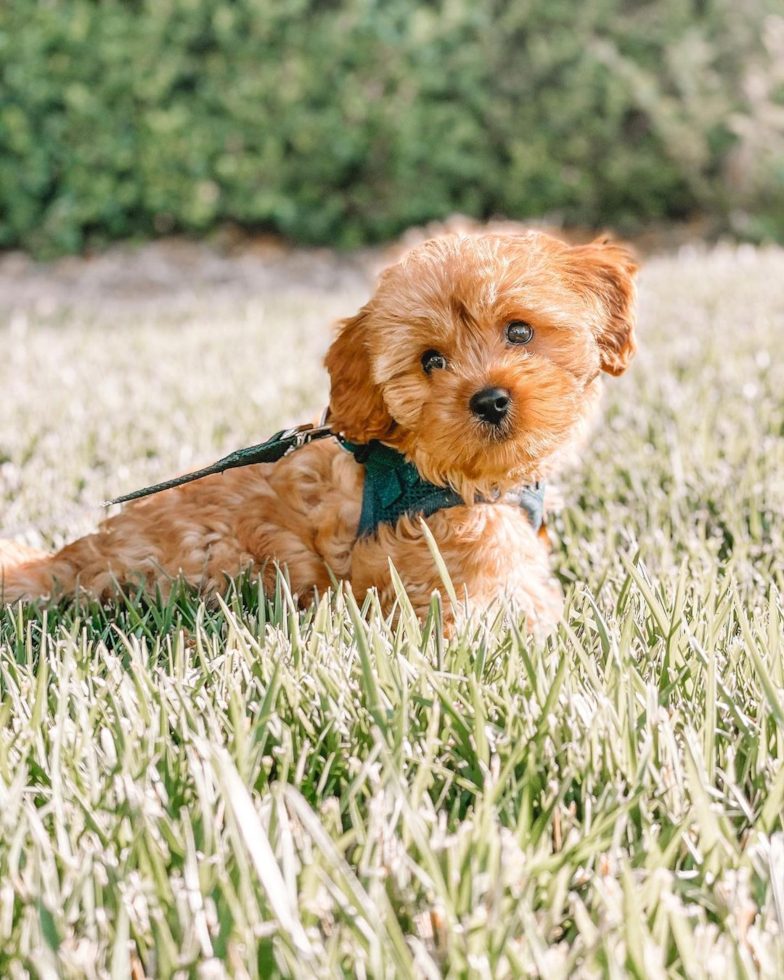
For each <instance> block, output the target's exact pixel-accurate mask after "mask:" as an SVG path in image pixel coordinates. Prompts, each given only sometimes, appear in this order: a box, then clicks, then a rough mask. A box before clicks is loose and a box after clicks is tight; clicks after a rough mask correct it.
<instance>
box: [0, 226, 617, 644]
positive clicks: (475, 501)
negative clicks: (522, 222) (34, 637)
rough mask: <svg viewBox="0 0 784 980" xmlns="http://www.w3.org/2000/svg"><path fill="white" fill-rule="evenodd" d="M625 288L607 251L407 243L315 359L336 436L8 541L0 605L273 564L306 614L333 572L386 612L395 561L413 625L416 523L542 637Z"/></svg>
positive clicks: (489, 237) (492, 241)
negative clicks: (22, 542) (568, 475)
mask: <svg viewBox="0 0 784 980" xmlns="http://www.w3.org/2000/svg"><path fill="white" fill-rule="evenodd" d="M635 273H636V265H635V263H634V261H633V259H632V257H631V256H630V254H629V253H628V252H627V251H626V250H625V249H624V248H623V247H621V246H619V245H617V244H613V243H610V242H607V241H603V240H600V241H596V242H594V243H593V244H591V245H584V246H578V247H570V246H567V245H565V244H563V243H562V242H560V241H557V240H556V239H554V238H551V237H549V236H547V235H544V234H540V233H529V234H523V235H508V234H478V235H452V236H447V237H443V238H437V239H434V240H432V241H429V242H426V243H424V244H423V245H420V246H418V247H416V248H414V249H413V250H412V251H411V252H409V253H408V254H407V255H406V256H405V257H404V258H403V259H402V261H401V262H399V263H398V264H397V265H394V266H393V267H392V268H390V269H388V270H387V271H386V272H384V273H383V275H382V276H381V279H380V282H379V284H378V287H377V289H376V291H375V293H374V295H373V297H372V298H371V299H370V301H369V302H368V303H367V304H366V305H365V306H364V307H363V308H362V309H361V310H360V311H359V313H357V315H356V316H354V317H351V318H350V319H348V320H345V321H343V323H342V324H341V326H340V331H339V333H338V335H337V339H336V340H335V341H334V343H333V344H332V346H331V347H330V349H329V352H328V354H327V358H326V366H327V369H328V371H329V375H330V380H331V393H330V401H329V412H328V416H327V419H328V425H329V427H330V429H331V430H332V431H333V432H334V433H335V434H336V435H338V434H339V438H335V439H333V438H326V439H322V440H320V441H318V442H311V443H310V444H308V445H305V446H304V447H302V448H301V449H298V450H297V451H295V452H293V453H291V454H290V455H287V456H285V458H283V459H281V460H280V461H279V462H277V463H274V464H256V465H251V466H247V467H245V468H241V469H234V470H230V471H228V472H225V473H223V474H220V475H214V476H210V477H207V478H205V479H202V480H200V481H198V482H194V483H190V484H188V485H186V486H182V487H178V488H176V489H171V490H166V491H164V492H162V493H160V494H158V495H156V496H151V497H148V498H147V499H144V500H140V501H137V502H135V503H133V504H130V505H129V506H126V507H125V508H124V509H123V511H122V512H121V513H120V514H118V515H117V516H116V517H112V518H110V519H108V520H107V521H105V522H104V523H103V524H102V525H101V527H100V530H99V531H98V532H97V533H95V534H91V535H88V536H87V537H84V538H82V539H80V540H78V541H76V542H74V543H73V544H71V545H68V546H67V547H66V548H63V550H62V551H60V552H59V553H57V554H55V555H46V554H40V553H36V552H26V551H24V550H22V549H20V548H19V547H18V546H11V545H6V547H5V549H2V548H0V565H2V568H1V569H0V597H2V599H3V600H4V601H5V602H14V601H16V600H18V599H23V598H33V597H37V596H50V595H58V594H62V593H68V592H73V591H74V590H76V589H77V588H82V589H85V590H87V591H88V592H90V593H92V594H95V595H98V596H101V597H110V596H111V595H112V593H113V591H114V590H115V589H116V588H117V587H118V586H120V587H122V586H125V585H132V584H136V583H138V582H140V581H141V582H142V583H143V584H144V585H145V586H146V587H148V588H151V589H154V588H155V587H156V586H159V587H160V588H161V589H162V590H163V591H164V592H165V591H166V590H167V587H168V585H169V584H170V583H171V581H172V580H173V579H174V578H175V577H176V576H178V575H180V574H181V575H184V576H185V578H186V579H187V580H188V581H189V582H191V583H193V584H195V585H198V586H200V587H201V588H202V589H203V590H204V591H205V592H210V591H215V590H220V589H223V588H225V587H226V583H227V581H228V579H229V578H231V577H232V576H236V575H237V574H238V573H239V572H240V571H242V570H243V569H246V568H247V567H249V566H250V567H252V568H253V569H255V570H258V571H263V574H264V575H265V577H266V578H267V580H268V581H271V580H274V575H275V570H274V566H275V564H278V565H279V566H281V567H284V568H285V569H286V570H287V572H288V575H289V579H290V582H291V587H292V590H293V591H294V592H296V593H297V594H298V595H299V597H300V600H301V601H309V600H310V598H311V597H312V595H313V592H314V590H319V591H323V590H325V589H327V588H329V586H330V582H331V577H330V573H331V574H332V575H334V576H335V577H336V578H337V579H344V580H347V581H349V582H350V583H351V585H352V588H353V590H354V592H355V593H356V594H357V595H362V594H363V593H365V592H366V590H368V589H370V588H376V589H377V590H378V593H379V596H380V598H381V602H382V605H383V607H384V608H385V609H389V608H390V607H391V606H392V605H393V603H394V599H395V593H394V589H393V585H392V581H391V576H390V569H389V561H390V559H391V561H392V563H393V564H394V566H395V568H396V569H397V571H398V573H399V575H400V577H401V578H402V580H403V582H404V584H405V586H406V588H407V590H408V594H409V596H410V597H411V601H412V602H413V604H414V608H415V609H416V611H417V613H418V614H419V615H424V614H426V612H427V609H428V606H429V603H430V597H431V594H432V592H433V590H435V589H438V588H440V587H441V586H442V582H441V579H440V576H439V572H438V569H437V567H436V564H435V561H434V558H433V555H432V553H431V550H430V546H429V544H428V540H427V536H426V534H425V532H424V530H423V527H422V520H423V519H424V521H425V523H426V524H427V526H428V527H429V529H430V531H431V532H432V536H433V538H434V539H435V541H436V543H437V545H438V548H439V550H440V553H441V555H442V557H443V559H444V562H445V563H446V566H447V569H448V570H449V573H450V576H451V578H452V581H453V583H454V585H455V588H456V590H457V591H458V595H460V596H462V595H467V596H468V599H469V601H470V603H471V605H472V607H473V608H482V607H486V606H488V605H489V604H491V603H492V602H494V601H495V600H497V599H498V598H499V597H501V596H504V595H506V596H509V597H510V598H512V599H513V600H515V601H516V603H517V605H518V607H519V608H520V609H522V610H523V611H524V612H525V614H526V616H527V621H528V627H529V629H534V628H537V629H542V630H543V631H546V630H549V629H551V628H552V627H553V626H554V625H555V623H556V622H557V621H558V618H559V616H560V614H561V610H562V599H561V593H560V589H559V587H558V585H557V583H556V582H555V581H554V580H553V578H552V576H551V573H550V570H549V562H548V548H547V544H546V540H545V537H544V536H543V535H542V534H540V533H537V532H538V530H539V525H540V523H541V495H542V485H543V483H544V481H546V480H548V479H550V478H551V477H552V475H553V474H554V473H555V472H556V471H557V469H558V467H559V465H560V464H561V463H562V461H563V460H564V459H565V458H566V457H567V455H568V454H569V453H570V452H571V451H573V450H574V448H575V446H577V445H579V443H580V441H581V439H582V437H584V435H585V431H586V427H587V426H588V424H589V422H590V420H591V417H592V416H593V414H594V411H595V408H596V405H597V400H598V398H599V392H600V373H601V372H602V371H605V372H607V373H609V374H613V375H618V374H621V373H622V372H623V371H624V370H625V369H626V367H627V366H628V364H629V361H630V360H631V358H632V356H633V355H634V351H635V341H634V304H635V289H634V276H635Z"/></svg>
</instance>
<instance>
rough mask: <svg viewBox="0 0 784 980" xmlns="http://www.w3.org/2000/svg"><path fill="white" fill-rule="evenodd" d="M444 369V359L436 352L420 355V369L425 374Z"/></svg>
mask: <svg viewBox="0 0 784 980" xmlns="http://www.w3.org/2000/svg"><path fill="white" fill-rule="evenodd" d="M445 367H446V358H445V357H444V355H443V354H439V353H438V351H437V350H426V351H425V353H424V354H423V355H422V369H423V370H424V372H425V374H432V373H433V371H440V370H442V368H445Z"/></svg>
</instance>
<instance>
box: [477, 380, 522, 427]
mask: <svg viewBox="0 0 784 980" xmlns="http://www.w3.org/2000/svg"><path fill="white" fill-rule="evenodd" d="M511 401H512V396H511V395H510V394H509V392H508V391H507V390H506V388H483V389H482V390H481V391H477V393H476V394H475V395H474V396H473V398H472V399H471V401H470V402H469V405H470V407H471V411H472V412H473V413H474V415H476V416H477V418H480V419H481V420H482V421H483V422H491V423H492V424H493V425H500V424H501V422H503V420H504V419H505V418H506V416H507V413H508V412H509V404H510V402H511Z"/></svg>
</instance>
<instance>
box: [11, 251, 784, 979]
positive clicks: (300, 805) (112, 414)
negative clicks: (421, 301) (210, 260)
mask: <svg viewBox="0 0 784 980" xmlns="http://www.w3.org/2000/svg"><path fill="white" fill-rule="evenodd" d="M642 293H643V295H642V306H643V310H644V317H643V323H642V331H641V348H642V353H641V356H640V359H639V361H638V362H637V364H636V365H635V366H634V367H633V369H632V371H631V372H630V373H629V375H627V376H626V377H625V378H623V379H622V380H620V381H615V382H614V381H612V380H610V381H609V382H608V385H607V395H608V397H607V402H606V413H605V419H604V421H603V423H602V424H601V425H600V427H599V428H598V429H597V431H596V433H595V435H594V437H593V438H592V440H591V442H590V443H589V445H588V447H587V449H586V451H585V453H584V456H583V460H582V463H581V465H580V466H579V467H578V468H576V469H575V470H574V471H573V472H570V473H568V474H566V476H565V479H564V482H563V493H564V498H565V501H566V506H565V508H564V510H563V511H562V512H561V513H560V515H559V516H558V518H557V520H556V521H555V530H556V532H557V534H556V542H555V549H556V554H555V565H556V569H557V572H558V574H559V576H560V577H561V579H562V581H563V582H564V583H565V586H566V589H567V592H568V600H567V611H566V615H565V619H564V622H563V624H562V625H561V627H560V628H559V630H558V632H557V634H556V635H554V636H553V637H551V638H549V639H548V640H547V641H544V642H543V641H532V640H529V639H527V638H526V637H525V636H524V634H523V633H522V632H521V628H522V617H520V616H518V615H517V614H516V611H515V610H514V609H508V608H506V607H504V606H503V604H502V603H499V607H498V609H497V610H496V611H495V612H494V613H493V614H492V615H489V616H486V617H485V618H484V619H481V620H478V619H469V621H468V624H467V626H466V627H465V629H464V630H463V631H462V632H461V633H460V634H459V635H458V636H457V637H455V638H454V639H453V640H451V641H448V642H447V641H445V640H444V638H443V636H442V634H441V630H440V622H441V606H440V600H438V599H435V600H434V602H433V605H432V607H431V613H430V616H429V617H428V619H427V622H426V623H424V624H423V623H419V622H417V621H416V619H415V618H414V617H413V616H412V615H411V610H410V607H409V606H407V599H406V597H405V594H404V593H403V592H402V589H401V591H400V592H399V594H398V603H399V606H400V611H401V615H400V616H399V617H396V618H395V619H393V620H386V619H384V617H383V616H382V615H381V613H380V610H379V607H378V604H377V602H376V601H375V600H374V598H373V597H372V596H371V597H368V598H367V599H365V600H362V599H359V600H355V598H354V597H353V596H352V595H350V594H347V593H343V592H338V593H337V594H334V595H327V596H324V597H322V598H321V600H320V602H319V603H318V604H317V605H314V606H312V607H310V608H309V609H307V610H306V611H304V612H303V611H299V610H297V608H296V607H295V605H294V603H293V601H292V598H291V595H290V593H289V591H288V588H287V586H286V584H285V582H284V581H282V580H280V581H279V582H278V585H277V588H276V590H275V591H274V593H271V594H269V595H266V596H265V595H262V594H261V593H260V590H259V586H258V584H257V583H255V582H253V581H250V580H248V579H243V580H241V581H240V582H238V583H237V584H236V586H235V587H234V588H233V589H232V591H231V592H230V593H229V594H228V595H227V597H226V599H225V601H221V602H218V603H213V604H210V605H207V606H205V605H204V604H203V603H200V602H199V601H197V600H196V599H195V598H194V596H193V595H192V593H191V592H190V590H188V589H187V588H186V587H181V588H179V589H177V590H175V591H174V592H173V594H172V596H171V598H170V599H169V600H168V601H167V602H163V601H161V600H158V601H155V600H147V599H143V598H138V597H133V596H129V597H128V598H127V600H126V601H125V602H124V604H123V605H122V606H119V607H116V608H113V609H106V608H101V607H100V606H98V605H96V604H94V603H91V602H88V601H86V600H80V601H79V602H78V603H72V604H67V603H66V604H62V605H60V606H59V607H56V608H53V609H50V610H46V609H41V608H38V607H34V606H33V607H27V608H19V607H14V608H10V607H6V608H5V610H4V612H2V614H1V615H0V692H1V693H2V699H1V700H0V715H1V716H2V725H0V975H2V976H11V977H16V976H19V977H21V976H25V975H27V974H30V975H37V976H51V977H54V976H66V977H80V976H85V975H86V976H99V975H109V973H111V975H113V976H128V975H130V974H131V970H134V971H136V972H135V973H134V974H133V976H134V977H135V978H136V977H141V976H142V975H146V976H149V977H173V976H175V975H180V976H197V977H204V978H212V977H220V976H238V977H246V976H251V977H267V976H270V975H275V974H276V973H277V974H282V975H284V976H292V977H302V976H311V975H312V976H323V977H332V976H335V975H345V976H367V977H406V976H417V977H420V976H421V977H438V976H441V975H449V976H455V977H457V976H461V977H462V976H477V977H488V978H502V977H517V976H539V975H544V976H546V977H547V978H548V980H553V978H558V977H567V976H573V975H591V976H603V975H611V976H622V975H627V974H631V975H634V976H638V977H646V978H647V977H663V976H684V975H685V976H689V977H704V976H722V977H723V976H769V977H774V976H780V975H782V973H783V972H784V932H783V931H782V930H783V928H784V926H783V923H784V885H782V881H784V833H783V829H782V813H783V812H784V810H783V807H784V768H783V767H782V764H781V760H782V757H783V756H784V629H783V628H782V612H781V600H780V590H781V587H782V574H781V572H782V563H781V555H782V553H783V552H784V549H783V548H782V545H783V544H784V542H783V541H782V518H781V515H782V513H784V449H783V448H782V446H783V445H784V440H782V436H783V435H784V395H782V392H784V253H782V252H780V251H770V252H755V251H753V250H751V249H748V248H744V249H741V250H738V251H734V250H730V249H728V248H727V249H719V250H716V251H715V252H713V253H708V254H701V253H697V252H687V253H684V254H683V255H681V256H678V257H673V258H667V259H658V260H652V261H651V262H650V263H649V265H648V267H647V269H646V272H645V277H644V281H643V290H642ZM360 299H361V297H356V296H352V297H343V298H341V297H339V296H338V297H332V298H331V299H330V301H329V310H327V308H326V306H327V304H326V303H325V302H324V301H323V300H316V299H311V300H310V301H309V302H305V300H303V301H302V302H301V303H300V304H294V305H291V303H290V301H286V302H277V301H275V300H274V299H271V300H270V302H269V304H268V306H269V312H268V313H265V315H264V317H262V318H261V320H260V321H259V322H258V323H256V321H253V323H251V322H250V321H249V318H248V315H247V313H246V312H243V311H242V310H235V311H234V314H233V316H232V314H231V311H227V310H223V311H222V315H223V319H222V320H221V326H220V327H217V326H216V327H213V326H212V325H211V319H210V314H209V309H208V308H200V309H198V310H194V313H193V317H192V318H187V317H185V318H183V319H182V320H181V322H177V323H173V322H171V321H167V319H166V314H165V311H162V312H161V313H160V315H156V317H155V318H153V319H142V320H140V321H139V322H135V321H132V320H129V321H128V322H126V323H117V322H113V323H102V322H101V319H100V311H94V310H93V311H90V310H83V311H81V312H80V311H78V310H71V311H70V312H63V313H62V315H61V316H60V314H54V313H53V314H52V315H51V317H49V318H44V320H43V321H41V322H39V321H38V319H37V318H36V316H35V315H33V314H29V316H28V321H27V326H26V327H25V330H24V333H23V334H20V333H19V329H18V318H19V316H21V314H20V313H19V312H18V311H17V313H16V314H15V316H16V318H17V327H14V326H13V324H7V325H6V326H4V327H2V328H0V387H2V390H3V393H4V408H5V399H6V397H7V393H9V392H10V393H11V395H12V397H11V399H10V402H9V408H8V415H7V416H6V419H5V420H4V424H3V427H2V429H1V430H0V459H2V460H4V461H5V462H3V463H2V464H0V465H1V466H2V469H1V470H0V472H2V483H0V499H2V500H4V503H3V508H4V509H3V522H4V523H5V524H6V525H9V524H11V523H16V522H22V521H25V522H26V521H30V520H36V521H37V520H40V521H42V522H43V524H44V526H45V533H44V535H43V540H44V541H45V542H56V541H60V540H62V539H64V538H66V537H68V536H70V535H72V534H74V533H76V532H77V531H78V530H82V529H86V528H85V525H89V522H90V521H91V520H92V515H91V514H90V513H87V514H85V513H81V512H80V513H79V514H78V515H75V516H62V517H58V515H59V514H60V512H61V510H62V509H63V505H64V504H65V505H69V504H71V505H72V504H78V503H80V502H83V501H86V500H90V499H99V498H100V497H102V496H107V495H108V494H109V493H111V492H120V491H122V490H124V489H128V488H130V487H132V486H134V485H136V484H137V483H138V484H139V485H141V483H143V482H145V480H147V479H148V478H149V479H150V480H153V479H157V478H161V477H165V476H168V475H170V473H171V472H172V471H173V469H177V468H183V467H187V466H189V465H190V463H191V462H195V463H199V462H202V461H204V460H209V459H211V458H212V457H214V456H216V455H217V454H218V453H219V452H220V451H221V450H224V449H226V448H229V449H231V448H235V447H236V446H240V445H244V444H246V443H248V442H250V441H253V440H257V439H258V438H260V437H264V436H265V435H266V434H268V433H270V432H272V431H273V430H274V428H275V427H277V426H278V425H279V424H283V423H284V422H288V421H299V420H301V419H303V418H304V417H306V416H307V415H308V413H311V412H315V411H317V410H318V408H319V406H320V404H321V402H322V401H323V398H324V394H325V386H324V378H323V375H322V374H320V372H319V366H318V361H319V356H320V354H321V353H322V352H323V350H324V348H325V346H326V343H327V337H328V334H327V332H326V330H325V324H324V317H325V315H327V314H331V313H333V312H334V314H335V315H337V314H338V313H341V312H345V313H348V312H351V310H352V309H353V308H354V306H356V303H357V302H358V301H359V300H360ZM259 308H260V307H259ZM265 309H266V307H265ZM58 316H60V319H58ZM254 331H255V332H254ZM240 344H242V345H244V347H243V349H240V348H239V347H238V346H236V345H240ZM292 351H296V360H297V367H296V369H292V373H287V372H288V370H289V367H291V364H290V363H289V362H290V361H291V359H292V358H293V354H292ZM256 364H265V367H264V368H263V369H261V370H257V369H256V367H255V365H256ZM69 378H70V379H71V380H70V381H69V380H68V379H69ZM273 379H274V382H275V383H274V384H273ZM256 389H258V391H259V392H260V394H259V395H258V396H257V398H256V399H255V400H254V396H253V394H252V392H253V390H256ZM64 447H68V448H67V449H65V448H64ZM27 540H29V541H31V543H35V541H36V540H40V539H37V538H36V536H35V534H30V535H29V536H28V538H27ZM446 588H448V585H446V586H445V591H446ZM458 598H459V597H457V596H454V597H452V599H451V600H450V599H449V598H447V599H446V600H445V601H447V602H448V601H453V602H456V601H457V599H458Z"/></svg>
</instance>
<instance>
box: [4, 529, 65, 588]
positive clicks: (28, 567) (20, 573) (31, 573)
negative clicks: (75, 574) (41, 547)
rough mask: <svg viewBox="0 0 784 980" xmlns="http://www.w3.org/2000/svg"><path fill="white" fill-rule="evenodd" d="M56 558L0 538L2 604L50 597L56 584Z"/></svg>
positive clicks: (16, 542)
mask: <svg viewBox="0 0 784 980" xmlns="http://www.w3.org/2000/svg"><path fill="white" fill-rule="evenodd" d="M53 558H54V556H53V555H48V554H47V553H46V552H45V551H38V550H36V549H35V548H28V547H27V545H24V544H20V543H19V542H18V541H9V540H7V539H3V538H0V604H3V603H9V602H17V601H18V600H19V599H35V598H38V597H39V596H44V595H48V594H49V593H50V592H51V591H52V586H53V584H54V577H53Z"/></svg>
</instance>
